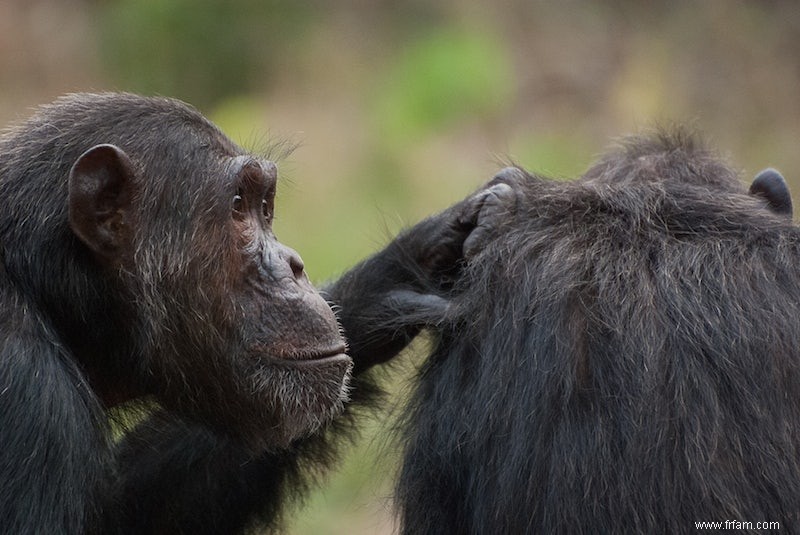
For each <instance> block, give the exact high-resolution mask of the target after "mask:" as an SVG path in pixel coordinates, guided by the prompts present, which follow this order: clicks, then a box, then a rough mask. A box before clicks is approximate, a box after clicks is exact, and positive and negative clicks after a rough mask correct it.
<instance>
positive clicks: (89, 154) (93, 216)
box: [0, 94, 490, 534]
mask: <svg viewBox="0 0 800 535" xmlns="http://www.w3.org/2000/svg"><path fill="white" fill-rule="evenodd" d="M275 180H276V169H275V166H274V164H272V163H271V162H268V161H265V160H261V159H259V158H257V157H255V156H252V155H248V154H247V153H245V152H244V151H243V150H242V149H240V148H239V147H237V146H236V145H234V144H233V143H232V142H231V141H230V140H228V139H227V138H226V137H225V136H224V135H223V134H222V133H221V132H220V131H219V130H218V129H217V128H216V127H215V126H214V125H213V124H211V123H210V122H209V121H207V120H206V119H205V118H204V117H202V115H200V114H199V113H198V112H197V111H196V110H194V109H192V108H191V107H189V106H186V105H184V104H182V103H180V102H177V101H174V100H169V99H161V98H144V97H138V96H134V95H128V94H101V95H89V94H80V95H71V96H68V97H64V98H62V99H60V100H58V101H56V102H55V103H53V104H51V105H48V106H44V107H42V108H41V109H39V110H38V111H37V113H36V114H35V115H34V116H33V117H32V118H31V119H29V120H28V121H26V122H24V123H22V124H20V125H19V126H17V127H15V128H12V129H10V130H8V131H7V132H6V133H5V134H4V135H3V136H2V137H0V311H2V314H0V444H2V452H0V532H2V533H14V534H44V533H47V534H57V533H67V534H84V533H103V534H106V533H131V534H141V533H170V534H172V533H192V534H199V533H209V534H212V533H213V534H220V533H241V532H243V531H244V530H246V529H249V528H256V527H258V528H261V529H279V525H280V524H279V521H280V517H281V511H282V508H283V506H284V505H285V504H286V503H287V502H289V501H290V500H291V499H293V498H295V497H298V496H301V495H302V493H303V491H304V490H305V489H306V488H307V486H308V485H310V484H312V483H313V482H314V480H315V476H316V475H317V474H319V473H320V471H321V470H323V469H324V468H326V467H327V466H328V465H329V464H330V463H331V462H332V461H333V460H334V459H335V457H336V443H337V442H338V438H337V437H338V436H341V435H343V434H344V435H347V434H348V432H350V431H352V429H353V424H354V421H355V420H354V418H353V414H354V409H355V407H357V406H358V405H359V404H362V405H364V404H366V405H369V403H370V402H371V401H373V400H374V398H375V395H374V394H375V392H376V388H375V387H374V385H373V382H372V381H371V380H370V378H369V374H368V373H365V372H367V370H368V369H369V368H371V367H372V366H373V365H374V364H377V363H380V362H383V361H385V360H387V359H389V358H391V357H392V356H393V355H395V354H396V353H397V352H398V351H399V350H401V349H402V348H403V347H404V346H405V345H406V344H407V343H408V341H409V340H410V339H411V338H412V337H413V336H414V335H415V334H416V333H417V332H418V331H419V330H420V329H421V328H422V327H424V326H425V325H426V324H427V323H429V322H430V321H432V319H433V318H432V317H431V314H430V312H426V310H428V309H430V308H431V305H432V303H437V302H438V303H443V301H442V299H443V298H444V297H445V296H447V292H448V289H449V288H450V287H451V286H452V283H453V280H454V278H455V277H456V276H457V275H458V273H459V272H460V269H461V265H462V262H461V258H462V255H463V253H462V249H463V244H464V243H465V240H466V239H467V238H468V237H469V236H470V233H471V232H473V231H475V230H477V229H480V233H479V235H480V234H482V233H485V232H486V231H487V229H489V228H490V226H489V225H488V223H487V222H488V221H489V219H485V220H481V218H480V217H479V215H480V213H481V210H482V206H483V198H482V197H481V196H480V195H478V196H476V197H473V198H472V199H469V200H467V201H465V202H463V203H460V204H459V205H456V206H454V207H453V208H451V209H449V210H447V211H445V212H443V213H442V214H439V215H438V216H435V217H432V218H430V219H428V220H426V221H424V222H422V223H420V225H419V226H417V227H415V228H412V229H410V230H409V231H408V232H406V233H404V234H403V235H402V236H400V237H399V238H398V239H397V240H395V241H394V242H392V244H390V245H389V247H387V249H386V250H384V251H383V252H381V253H379V254H377V255H376V256H375V257H373V258H372V259H370V260H368V261H366V262H364V263H362V264H361V265H359V266H358V267H357V268H355V269H354V270H353V271H351V272H350V273H348V274H347V275H345V277H343V278H342V280H341V281H340V282H339V283H337V284H333V285H331V286H330V287H329V288H328V289H327V290H326V296H327V298H328V300H329V302H330V304H331V305H332V306H333V307H334V308H336V309H337V310H338V311H339V318H340V320H341V326H340V325H339V323H337V321H336V319H335V318H334V314H333V312H332V310H331V306H329V303H326V302H325V301H324V300H323V298H322V297H321V296H320V294H319V293H318V292H317V291H316V290H315V289H314V288H313V287H312V286H311V285H310V283H309V282H308V280H307V278H306V276H305V274H304V271H303V265H302V262H301V261H300V259H299V257H298V256H297V254H296V253H295V252H294V251H292V250H291V249H288V248H287V247H285V246H283V245H282V244H280V243H279V242H277V240H276V239H275V237H274V235H273V234H272V232H271V222H272V199H273V197H274V193H275ZM474 241H475V240H474V239H473V240H471V241H470V243H472V242H474ZM473 249H474V247H473V246H472V245H470V248H469V250H470V252H471V253H470V254H474V251H473ZM437 306H438V305H437ZM442 306H444V308H446V306H447V305H446V303H444V304H443V305H442ZM440 308H441V307H440ZM437 315H441V310H440V311H439V313H438V314H437ZM398 317H399V319H395V318H398ZM342 327H343V329H344V332H345V335H346V337H347V340H348V342H349V344H350V350H349V351H348V355H349V358H348V357H345V356H343V355H333V356H329V355H331V352H334V353H338V352H341V351H343V347H344V346H343V342H342V337H341V334H340V328H342ZM351 359H352V361H351ZM350 368H354V372H353V373H354V374H355V375H354V377H353V379H352V381H351V382H350V384H349V392H350V398H351V400H352V402H351V403H350V404H349V405H348V406H347V408H344V402H345V401H346V394H347V392H348V377H349V373H350ZM123 402H127V406H129V407H130V406H133V407H138V408H139V409H140V410H141V411H142V412H141V413H137V412H136V411H133V410H132V409H129V410H126V409H125V408H124V407H126V405H125V404H123V405H120V404H121V403H123ZM115 406H121V407H123V408H122V409H115V410H114V411H113V412H114V414H115V415H116V423H115V424H114V425H113V426H112V425H109V420H108V416H107V409H109V408H111V407H115ZM341 411H344V413H343V414H341V415H339V417H338V418H336V419H335V421H334V422H333V423H331V422H330V420H331V419H332V418H333V417H334V416H336V415H337V414H338V413H340V412H341ZM137 420H139V421H140V423H139V424H138V425H135V426H134V425H133V423H135V421H137ZM130 427H132V429H129V428H130ZM112 431H113V432H114V433H122V436H121V437H120V438H119V439H117V440H112V438H111V437H112Z"/></svg>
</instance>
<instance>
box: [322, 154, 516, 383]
mask: <svg viewBox="0 0 800 535" xmlns="http://www.w3.org/2000/svg"><path fill="white" fill-rule="evenodd" d="M524 176H525V175H524V173H523V172H522V171H520V170H518V169H515V168H507V169H504V170H503V171H501V172H500V173H499V174H498V175H496V176H495V177H494V178H493V179H492V180H491V181H490V182H489V183H488V184H487V185H486V186H484V187H483V188H481V189H480V190H478V192H476V193H474V194H473V195H471V196H470V197H468V198H467V199H465V200H463V201H461V202H460V203H458V204H456V205H454V206H452V207H450V208H448V209H447V210H445V211H443V212H441V213H439V214H437V215H435V216H432V217H429V218H427V219H425V220H423V221H421V222H420V223H418V224H417V225H415V226H414V227H412V228H410V229H409V230H407V231H405V232H403V233H402V234H400V235H399V236H398V237H397V238H396V239H395V240H394V241H393V242H392V243H390V244H389V245H388V246H387V247H386V248H385V249H384V250H383V251H381V252H380V253H378V254H377V255H375V256H373V257H372V258H370V259H368V260H366V261H365V262H362V263H361V264H360V265H358V266H356V267H355V268H353V269H352V270H351V271H349V272H348V273H346V274H345V275H344V276H343V277H342V278H341V279H340V280H339V281H338V282H337V283H335V284H334V285H332V286H331V287H329V288H327V289H326V290H325V291H324V294H326V296H327V298H328V300H329V301H330V302H332V303H333V304H334V305H336V306H337V308H338V309H339V314H338V317H339V321H340V323H341V324H342V327H343V328H344V331H345V336H346V338H347V340H348V343H349V346H350V354H351V356H352V357H353V359H354V361H355V371H356V372H358V371H360V370H361V369H364V368H366V367H369V366H371V365H372V364H375V363H378V362H382V361H384V360H387V359H389V358H391V357H392V356H394V355H395V354H396V353H398V352H399V351H400V350H401V349H403V347H405V346H406V345H407V344H408V342H410V341H411V339H412V338H413V337H414V336H416V335H417V333H418V332H419V330H420V329H421V328H423V327H425V326H427V325H434V324H436V323H438V322H439V321H441V319H442V318H443V317H444V316H445V314H446V312H447V308H448V306H449V299H450V297H451V293H452V290H453V285H454V283H455V281H456V279H457V277H458V274H459V272H460V270H461V269H462V268H463V266H464V265H465V263H466V262H469V259H470V258H472V257H473V256H474V255H475V254H477V253H478V252H479V251H480V250H481V249H482V247H483V246H484V245H485V244H486V243H488V241H489V240H490V239H491V236H492V235H493V234H494V233H495V232H496V231H497V230H498V225H499V222H500V221H504V220H507V219H506V218H507V214H508V212H510V211H514V210H516V209H517V206H518V204H519V201H518V199H519V187H518V186H519V184H520V183H521V181H522V180H523V179H524Z"/></svg>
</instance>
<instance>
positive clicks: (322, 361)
mask: <svg viewBox="0 0 800 535" xmlns="http://www.w3.org/2000/svg"><path fill="white" fill-rule="evenodd" d="M350 360H351V359H350V357H349V356H348V355H346V354H345V353H344V352H340V353H336V354H325V355H312V356H310V357H303V358H297V359H291V360H289V359H284V360H283V362H286V363H289V364H291V365H293V366H324V365H327V364H337V363H340V362H349V361H350Z"/></svg>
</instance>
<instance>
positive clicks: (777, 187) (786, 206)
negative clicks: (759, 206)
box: [750, 168, 792, 219]
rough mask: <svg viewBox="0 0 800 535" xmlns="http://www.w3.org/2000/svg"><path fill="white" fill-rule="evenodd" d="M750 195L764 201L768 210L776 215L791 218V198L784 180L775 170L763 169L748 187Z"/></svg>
mask: <svg viewBox="0 0 800 535" xmlns="http://www.w3.org/2000/svg"><path fill="white" fill-rule="evenodd" d="M750 195H758V196H759V197H763V198H764V199H766V201H767V204H769V208H770V210H772V211H773V212H775V213H776V214H780V215H784V216H786V217H788V218H789V219H791V217H792V196H791V194H790V193H789V186H787V185H786V180H784V179H783V176H781V174H780V173H779V172H777V171H776V170H775V169H771V168H770V169H764V170H763V171H761V172H760V173H758V174H757V175H756V178H755V179H754V180H753V183H752V184H751V185H750Z"/></svg>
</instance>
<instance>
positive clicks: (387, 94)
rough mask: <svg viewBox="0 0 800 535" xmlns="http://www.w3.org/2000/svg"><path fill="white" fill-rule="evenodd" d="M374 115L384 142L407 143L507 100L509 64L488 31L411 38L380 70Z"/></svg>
mask: <svg viewBox="0 0 800 535" xmlns="http://www.w3.org/2000/svg"><path fill="white" fill-rule="evenodd" d="M384 76H385V79H384V86H383V88H382V91H381V92H380V93H379V94H378V95H377V101H376V104H375V111H374V117H375V118H376V120H379V121H380V125H381V128H380V130H381V134H382V136H383V137H384V138H385V139H386V141H388V144H389V145H395V144H397V143H401V144H404V145H405V144H408V143H411V142H414V141H417V140H418V138H419V136H424V135H425V134H427V133H430V132H432V131H436V130H440V129H442V128H445V127H447V126H450V125H452V124H453V123H455V122H457V121H460V120H463V119H465V118H479V119H480V118H487V117H490V116H492V115H493V114H496V113H498V112H499V111H501V110H502V109H503V108H504V107H506V106H507V105H508V103H509V102H510V101H511V98H512V96H513V92H514V89H513V88H514V86H515V82H514V76H513V69H512V67H511V64H510V60H509V58H508V54H507V53H506V51H505V50H504V49H503V47H502V46H501V44H500V43H499V42H498V41H497V40H496V39H494V38H492V37H491V36H489V35H486V34H482V33H477V32H470V31H465V30H458V29H452V28H447V27H442V28H439V29H438V30H436V31H434V32H432V33H430V34H428V35H426V36H425V37H422V38H420V39H418V40H417V41H416V42H413V43H412V44H411V45H410V46H408V48H407V49H405V50H404V51H402V52H401V53H400V55H399V57H398V59H397V60H396V62H395V63H394V64H392V65H390V67H389V68H388V69H387V71H386V73H385V75H384Z"/></svg>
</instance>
